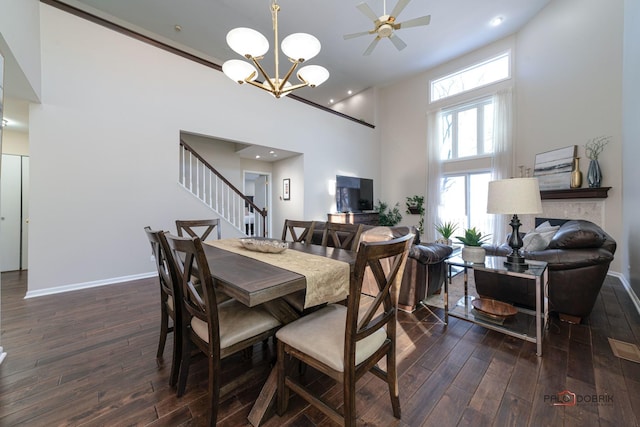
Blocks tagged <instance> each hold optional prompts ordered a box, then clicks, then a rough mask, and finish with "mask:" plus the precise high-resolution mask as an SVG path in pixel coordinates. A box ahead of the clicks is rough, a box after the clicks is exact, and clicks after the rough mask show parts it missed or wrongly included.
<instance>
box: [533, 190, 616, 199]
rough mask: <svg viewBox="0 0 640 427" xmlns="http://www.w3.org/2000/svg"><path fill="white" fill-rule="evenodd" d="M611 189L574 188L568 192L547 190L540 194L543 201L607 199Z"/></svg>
mask: <svg viewBox="0 0 640 427" xmlns="http://www.w3.org/2000/svg"><path fill="white" fill-rule="evenodd" d="M610 188H611V187H598V188H572V189H567V190H546V191H541V192H540V198H541V199H542V200H549V199H606V198H607V193H608V192H609V189H610Z"/></svg>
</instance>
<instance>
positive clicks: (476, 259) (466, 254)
mask: <svg viewBox="0 0 640 427" xmlns="http://www.w3.org/2000/svg"><path fill="white" fill-rule="evenodd" d="M485 255H486V251H485V250H484V248H482V247H480V246H465V247H463V248H462V259H463V260H464V261H465V262H472V263H474V264H484V256H485Z"/></svg>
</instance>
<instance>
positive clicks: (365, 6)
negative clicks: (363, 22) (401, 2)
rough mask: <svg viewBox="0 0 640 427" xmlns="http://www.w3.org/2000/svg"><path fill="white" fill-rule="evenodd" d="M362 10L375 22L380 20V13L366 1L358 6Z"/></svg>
mask: <svg viewBox="0 0 640 427" xmlns="http://www.w3.org/2000/svg"><path fill="white" fill-rule="evenodd" d="M356 7H357V8H358V10H359V11H360V12H362V13H363V14H364V15H365V16H366V17H367V18H369V19H371V20H372V21H373V22H376V21H377V20H378V15H376V13H375V12H374V11H373V10H372V9H371V8H370V7H369V5H368V4H366V3H365V2H362V3H360V4H359V5H357V6H356Z"/></svg>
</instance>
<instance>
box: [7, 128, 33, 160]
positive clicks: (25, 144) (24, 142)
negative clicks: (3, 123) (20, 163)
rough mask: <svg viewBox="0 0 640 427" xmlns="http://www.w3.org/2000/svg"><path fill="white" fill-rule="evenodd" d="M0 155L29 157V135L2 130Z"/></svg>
mask: <svg viewBox="0 0 640 427" xmlns="http://www.w3.org/2000/svg"><path fill="white" fill-rule="evenodd" d="M2 154H16V155H20V156H28V155H29V134H26V133H24V132H15V131H12V130H8V129H6V128H4V129H3V130H2Z"/></svg>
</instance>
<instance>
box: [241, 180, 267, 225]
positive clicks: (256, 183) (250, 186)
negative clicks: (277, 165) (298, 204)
mask: <svg viewBox="0 0 640 427" xmlns="http://www.w3.org/2000/svg"><path fill="white" fill-rule="evenodd" d="M243 175H244V177H243V178H244V179H243V183H244V188H243V189H242V192H243V193H244V195H245V196H248V197H252V198H253V203H254V204H255V205H256V206H258V207H266V208H267V221H266V227H267V230H266V233H265V235H266V236H267V237H272V236H271V226H272V224H271V184H270V183H271V174H270V173H264V172H254V171H246V170H245V171H243ZM257 229H259V227H257ZM256 234H257V233H256Z"/></svg>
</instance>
